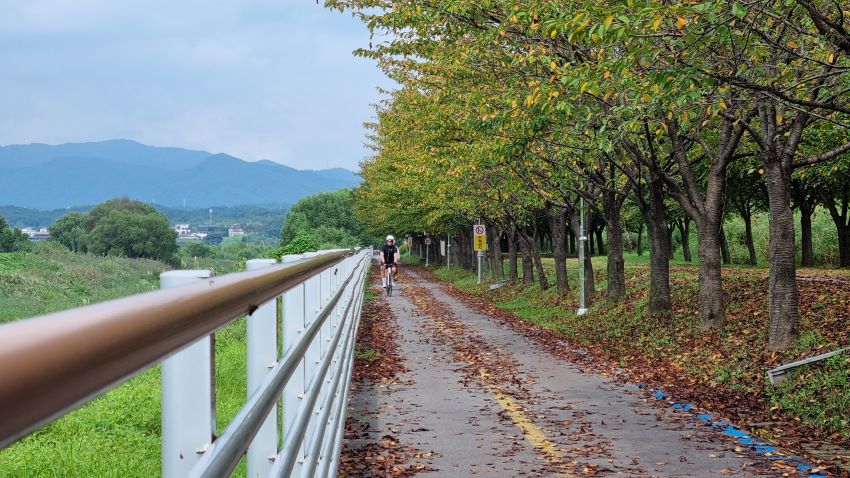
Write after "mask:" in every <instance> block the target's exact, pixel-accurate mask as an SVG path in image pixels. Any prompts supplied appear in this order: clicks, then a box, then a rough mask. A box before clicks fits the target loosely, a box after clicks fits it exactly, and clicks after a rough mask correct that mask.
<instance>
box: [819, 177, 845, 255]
mask: <svg viewBox="0 0 850 478" xmlns="http://www.w3.org/2000/svg"><path fill="white" fill-rule="evenodd" d="M823 204H824V205H825V206H826V208H827V209H828V210H829V215H830V216H831V217H832V222H833V223H834V224H835V230H836V232H837V233H838V266H839V267H850V223H848V209H850V186H848V185H844V187H842V189H841V210H840V211H839V206H838V204H836V201H835V197H834V196H833V195H832V194H825V195H824V196H823Z"/></svg>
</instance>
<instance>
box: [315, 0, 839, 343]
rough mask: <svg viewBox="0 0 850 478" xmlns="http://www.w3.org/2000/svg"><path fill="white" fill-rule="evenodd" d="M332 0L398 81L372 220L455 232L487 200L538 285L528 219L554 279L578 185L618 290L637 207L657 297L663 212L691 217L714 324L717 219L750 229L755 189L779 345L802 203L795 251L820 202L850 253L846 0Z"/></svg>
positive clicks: (794, 312)
mask: <svg viewBox="0 0 850 478" xmlns="http://www.w3.org/2000/svg"><path fill="white" fill-rule="evenodd" d="M325 4H326V6H328V7H330V8H336V9H340V10H347V11H351V12H353V13H354V14H355V15H357V16H359V17H360V18H361V19H362V20H363V22H364V23H365V24H366V25H367V26H368V27H369V28H370V29H371V31H372V32H373V33H374V35H375V36H376V38H380V41H378V40H376V41H375V43H374V44H371V45H370V47H369V48H368V49H363V50H360V51H359V53H360V54H361V55H364V56H367V57H371V58H374V59H377V60H378V62H379V65H380V66H381V67H382V68H383V69H384V71H385V72H386V73H387V75H388V76H389V77H390V78H392V79H393V80H394V81H396V82H397V83H398V84H399V85H400V86H399V88H397V89H396V90H394V91H391V92H388V95H387V99H386V100H385V101H384V102H382V103H381V104H380V105H379V106H378V111H377V120H376V121H375V122H374V123H373V124H370V125H369V126H370V128H371V143H372V146H373V148H374V152H375V154H374V156H373V157H372V158H370V159H368V160H367V161H366V162H365V163H364V166H363V177H364V183H363V185H362V186H361V187H360V188H359V190H358V192H357V196H356V201H357V208H358V210H359V212H360V216H361V217H362V218H363V219H364V221H366V222H367V223H368V225H369V226H370V228H371V229H372V230H376V231H378V230H407V231H423V230H425V231H430V232H434V233H455V234H459V235H461V236H464V235H468V225H469V224H470V223H472V222H473V221H474V220H475V219H476V218H478V217H482V218H484V220H485V221H486V222H487V223H489V224H491V225H492V226H494V227H493V229H496V228H497V229H499V230H500V231H502V232H503V233H504V234H506V235H507V236H508V237H509V242H510V243H511V244H516V246H515V247H517V248H518V249H519V250H520V252H519V254H521V255H522V256H524V257H525V260H523V261H522V264H523V267H534V268H535V269H536V270H537V272H538V273H537V279H538V281H539V283H540V287H541V288H548V287H549V286H550V284H549V282H548V279H547V277H546V275H545V274H543V273H541V272H542V270H543V268H542V267H543V266H542V261H541V260H540V251H539V247H538V241H535V238H534V235H535V233H536V231H539V227H537V224H538V222H539V220H540V219H541V218H543V219H544V220H545V224H546V226H548V233H549V235H551V237H552V246H553V247H552V248H553V251H552V252H553V255H554V258H555V286H556V287H557V288H558V289H559V290H560V291H564V292H565V291H567V290H568V288H569V284H568V282H567V273H566V253H567V251H566V247H565V244H567V243H568V241H567V237H568V236H569V235H573V236H575V235H577V232H578V231H577V229H578V223H579V221H578V214H579V202H580V200H581V199H584V200H585V201H586V202H587V203H588V205H589V208H590V210H591V211H592V214H593V215H595V217H596V218H597V221H601V222H602V223H604V228H605V231H606V234H607V255H608V261H607V297H608V299H609V300H612V301H618V300H622V299H623V298H624V295H625V274H624V260H623V248H624V246H623V237H624V234H623V217H622V216H623V211H624V208H634V209H636V210H637V211H638V212H639V214H640V216H641V219H642V222H643V224H644V225H645V228H646V231H647V237H648V239H649V245H650V288H649V309H650V312H652V313H660V314H663V313H665V312H667V311H669V310H670V309H671V307H672V304H671V290H670V282H669V260H670V257H671V241H670V227H671V226H678V225H680V224H681V226H680V227H682V228H683V229H684V228H688V227H690V225H691V224H693V226H694V228H695V229H696V236H697V241H698V244H697V249H698V254H697V255H698V261H699V282H700V294H699V302H700V319H699V327H702V328H713V327H718V326H720V325H722V324H723V323H724V320H725V316H726V314H725V303H724V295H723V283H722V277H721V246H722V241H723V234H722V227H723V224H724V218H725V217H726V215H727V214H729V213H730V212H737V213H738V214H740V215H741V217H742V218H743V219H744V221H745V222H746V223H747V225H748V226H747V230H748V234H749V235H750V236H752V232H751V227H749V221H750V220H751V217H752V215H753V213H754V212H755V211H756V210H757V209H758V208H759V207H760V206H759V205H761V207H763V209H764V210H766V212H767V215H768V218H769V247H768V249H769V250H768V255H769V266H770V271H769V281H768V282H769V285H768V287H769V292H768V301H767V304H766V308H767V310H768V316H769V320H770V325H769V347H770V348H771V349H774V350H778V349H784V348H787V347H789V346H791V345H793V344H794V343H795V342H796V340H797V337H798V334H799V310H798V309H799V305H798V294H797V285H796V280H795V271H796V267H797V264H796V251H797V245H796V244H795V227H796V225H795V220H794V214H793V209H794V208H796V209H797V210H798V211H799V217H800V218H801V219H800V221H801V222H800V227H801V229H802V239H803V244H802V260H803V264H804V265H808V264H810V263H811V257H812V251H811V217H812V214H813V213H814V211H815V208H816V207H818V206H819V207H822V208H825V209H826V210H827V211H829V213H830V216H831V217H832V219H833V221H834V224H835V226H836V232H837V237H838V247H839V251H840V252H839V255H840V265H841V266H850V217H848V206H850V156H848V152H850V87H848V85H850V60H848V55H850V35H849V34H848V30H850V29H849V28H848V23H850V10H848V9H847V8H846V6H845V7H842V4H841V3H840V2H826V1H824V2H821V1H817V0H814V1H811V0H755V1H751V2H726V1H703V2H653V1H640V0H623V1H613V2H596V1H589V0H588V1H584V0H578V1H573V2H563V1H556V0H528V1H523V2H516V1H513V0H511V1H507V0H488V1H485V2H482V1H477V0H438V1H425V0H407V1H404V2H390V3H387V2H383V1H380V2H379V1H375V0H328V1H326V2H325ZM385 205H391V207H385ZM568 231H570V232H571V234H570V232H568ZM751 241H752V239H751V237H750V242H751ZM514 254H516V252H514ZM583 267H585V268H586V269H589V268H591V267H592V265H591V263H590V261H589V260H588V261H586V262H585V264H584V265H583ZM588 272H591V271H588ZM515 274H516V273H515V267H514V268H513V270H512V271H511V275H512V277H511V278H514V276H515Z"/></svg>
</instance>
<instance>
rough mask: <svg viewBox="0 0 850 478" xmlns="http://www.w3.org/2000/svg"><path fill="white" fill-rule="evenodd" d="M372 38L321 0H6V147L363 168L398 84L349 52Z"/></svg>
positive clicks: (0, 33)
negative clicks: (371, 125)
mask: <svg viewBox="0 0 850 478" xmlns="http://www.w3.org/2000/svg"><path fill="white" fill-rule="evenodd" d="M320 3H321V2H320ZM368 43H369V32H368V30H367V29H366V28H365V27H364V26H363V25H362V24H361V23H360V22H359V21H358V20H357V19H355V18H353V17H352V16H351V15H350V14H348V13H344V14H343V13H339V12H335V11H330V10H327V9H325V8H323V7H322V6H321V5H316V2H315V0H217V1H209V0H203V1H201V0H177V1H174V0H132V1H131V0H25V1H16V0H0V71H2V73H0V144H3V145H6V144H25V143H33V142H38V143H49V144H57V143H64V142H83V141H98V140H104V139H114V138H127V139H134V140H137V141H140V142H142V143H146V144H151V145H155V146H177V147H186V148H193V149H204V150H208V151H212V152H216V153H218V152H222V153H228V154H232V155H234V156H237V157H240V158H242V159H245V160H249V161H253V160H259V159H271V160H273V161H277V162H280V163H283V164H287V165H289V166H293V167H297V168H312V169H320V168H327V167H337V166H340V167H345V168H348V169H352V170H357V169H358V163H359V161H360V160H361V159H363V157H365V156H366V155H367V154H368V152H367V151H366V150H365V149H364V147H363V142H364V131H363V127H362V123H363V122H364V121H369V120H370V119H371V118H372V116H373V109H372V107H371V104H372V103H375V102H376V101H377V100H378V98H379V97H380V96H379V93H378V92H377V91H376V87H378V86H383V87H389V86H390V82H389V80H387V79H386V78H385V77H384V76H383V75H382V73H381V72H380V70H379V69H378V68H377V67H376V66H375V64H374V62H372V61H371V60H368V59H364V58H359V57H354V56H353V55H352V51H353V50H354V49H356V48H360V47H365V46H367V45H368Z"/></svg>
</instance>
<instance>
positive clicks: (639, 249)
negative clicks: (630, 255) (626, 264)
mask: <svg viewBox="0 0 850 478" xmlns="http://www.w3.org/2000/svg"><path fill="white" fill-rule="evenodd" d="M645 220H646V218H644V221H645ZM637 255H639V256H642V255H643V223H640V225H639V226H638V233H637Z"/></svg>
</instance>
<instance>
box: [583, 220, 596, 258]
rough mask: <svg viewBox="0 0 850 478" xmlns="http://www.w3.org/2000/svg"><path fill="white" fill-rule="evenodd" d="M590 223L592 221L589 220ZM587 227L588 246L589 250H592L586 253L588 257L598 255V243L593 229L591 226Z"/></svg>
mask: <svg viewBox="0 0 850 478" xmlns="http://www.w3.org/2000/svg"><path fill="white" fill-rule="evenodd" d="M589 223H590V221H588V224H589ZM587 229H588V230H587V232H586V233H585V234H586V236H587V241H586V242H587V247H588V250H589V251H590V253H589V254H586V255H587V257H591V256H595V255H596V244H594V242H595V241H594V240H593V229H591V228H590V227H588V228H587Z"/></svg>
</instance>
